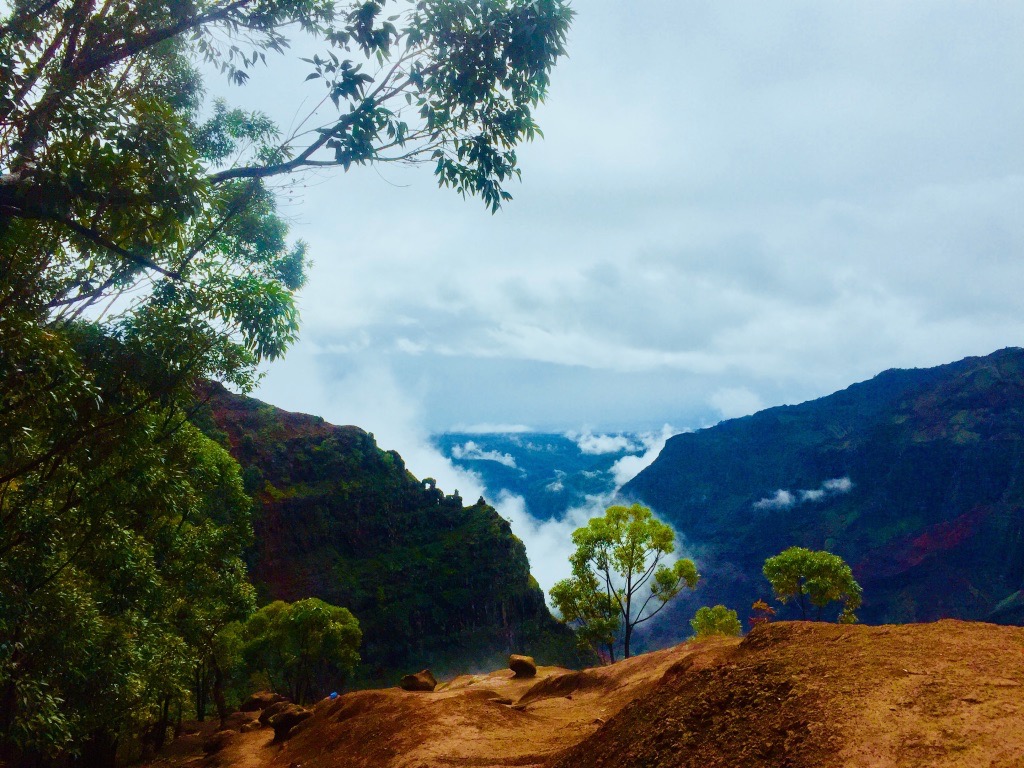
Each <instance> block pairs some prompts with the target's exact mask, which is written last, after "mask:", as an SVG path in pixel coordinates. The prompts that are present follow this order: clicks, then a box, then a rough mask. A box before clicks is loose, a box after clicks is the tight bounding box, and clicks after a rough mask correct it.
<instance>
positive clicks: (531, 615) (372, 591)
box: [196, 384, 580, 680]
mask: <svg viewBox="0 0 1024 768" xmlns="http://www.w3.org/2000/svg"><path fill="white" fill-rule="evenodd" d="M201 400H202V401H203V402H204V405H203V406H202V408H201V409H200V411H199V412H198V413H197V416H196V421H197V423H199V424H200V426H201V427H203V428H204V429H206V431H207V432H208V434H211V435H212V436H214V437H215V438H217V439H219V440H220V441H221V442H222V443H224V444H225V445H226V447H227V448H228V449H229V451H230V452H231V454H232V455H233V456H234V457H235V459H236V460H237V461H238V462H239V463H240V464H241V465H242V467H243V477H244V479H245V482H246V488H247V490H248V491H249V492H250V493H251V494H252V495H253V497H254V500H255V508H254V515H253V517H254V527H255V533H256V537H255V539H256V543H255V545H254V547H253V548H252V550H251V551H250V553H249V565H250V574H251V578H252V580H253V582H254V584H255V585H256V587H257V590H258V593H259V595H260V598H261V601H262V602H268V601H270V600H285V601H294V600H298V599H302V598H306V597H318V598H320V599H323V600H326V601H327V602H330V603H333V604H336V605H341V606H344V607H347V608H349V609H350V610H351V611H352V612H353V613H354V614H355V615H356V617H357V618H358V619H359V621H360V624H361V627H362V629H363V637H364V643H363V649H362V651H361V653H362V655H363V659H364V663H365V664H366V665H367V667H366V669H364V676H365V677H368V678H370V679H374V680H383V679H397V677H398V676H399V674H400V673H404V672H409V671H415V670H418V669H421V668H423V667H424V666H433V668H435V669H436V670H439V671H444V670H447V669H451V668H459V667H463V666H480V665H484V664H487V663H492V662H493V661H494V660H495V659H497V658H500V657H501V656H502V655H505V654H507V653H509V652H513V651H514V652H529V653H531V654H533V655H536V656H538V658H540V659H543V660H544V661H545V662H548V663H552V662H558V663H562V664H567V663H568V664H576V663H579V662H580V658H579V656H578V654H577V653H576V651H575V648H574V643H573V640H572V637H571V633H570V632H569V630H567V629H566V628H565V627H564V626H562V625H561V624H560V623H559V622H557V621H556V620H555V619H554V618H553V617H552V616H551V614H550V613H549V612H548V609H547V607H546V605H545V603H544V597H543V594H542V593H541V590H540V588H539V586H538V585H537V583H536V581H535V580H534V579H533V577H532V576H531V575H530V572H529V562H528V560H527V555H526V549H525V547H524V545H523V543H522V542H521V541H520V540H519V539H518V538H516V537H515V535H514V534H513V533H512V531H511V528H510V526H509V523H508V521H507V520H505V519H503V518H502V517H501V516H500V515H498V513H497V512H496V511H495V510H494V508H493V507H491V506H490V505H488V504H487V503H486V502H484V500H483V499H480V500H478V501H477V502H476V503H474V504H471V505H465V504H464V503H463V500H462V498H461V497H460V496H458V493H457V492H454V493H452V494H445V493H444V492H442V491H441V490H440V489H438V488H437V487H436V484H435V483H434V481H433V480H432V479H430V478H427V479H425V480H423V481H420V480H418V479H417V478H415V477H414V476H413V475H412V474H411V473H410V472H409V471H408V469H407V468H406V467H405V463H404V461H403V460H402V457H401V456H400V455H399V454H398V453H397V452H396V451H385V450H382V449H381V448H379V447H378V446H377V444H376V442H375V440H374V438H373V435H372V434H371V433H368V432H366V431H365V430H363V429H361V428H359V427H354V426H335V425H332V424H329V423H327V422H326V421H324V420H323V419H322V418H320V417H317V416H311V415H307V414H298V413H291V412H288V411H283V410H281V409H279V408H276V407H274V406H272V405H269V404H266V403H263V402H261V401H259V400H255V399H253V398H248V397H244V396H241V395H236V394H233V393H230V392H228V391H227V390H226V389H225V388H224V387H223V386H221V385H219V384H209V385H207V386H206V387H205V389H204V391H203V392H202V393H201ZM413 667H415V669H413Z"/></svg>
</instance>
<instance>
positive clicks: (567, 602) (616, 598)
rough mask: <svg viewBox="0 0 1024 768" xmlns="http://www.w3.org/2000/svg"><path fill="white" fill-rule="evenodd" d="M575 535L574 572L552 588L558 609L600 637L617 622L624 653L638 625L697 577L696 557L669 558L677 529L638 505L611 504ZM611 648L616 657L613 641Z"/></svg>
mask: <svg viewBox="0 0 1024 768" xmlns="http://www.w3.org/2000/svg"><path fill="white" fill-rule="evenodd" d="M572 540H573V543H574V544H575V545H576V551H575V552H574V553H573V555H572V557H570V558H569V561H570V562H571V563H572V570H573V576H572V577H571V578H570V579H567V580H564V581H561V582H559V583H558V584H556V585H555V586H554V587H552V589H551V597H552V601H553V602H554V604H555V608H556V609H557V610H558V611H559V612H560V613H561V614H562V617H563V619H567V620H570V621H578V620H582V623H583V624H584V625H585V627H586V629H585V632H586V633H587V634H588V635H589V634H594V635H595V636H596V637H598V638H602V639H606V638H607V637H609V635H610V633H611V632H612V631H614V629H615V626H616V625H618V628H619V629H620V631H621V635H622V652H623V656H625V658H629V655H630V651H631V641H632V638H633V631H634V630H635V629H636V627H637V626H639V625H640V624H643V623H645V622H647V621H650V620H651V619H652V618H654V616H656V615H657V614H658V613H659V612H660V611H661V610H662V609H663V608H664V607H665V606H666V605H667V604H668V602H669V600H671V599H672V598H673V597H675V596H676V595H678V594H679V593H680V592H681V591H682V589H683V588H684V587H690V588H691V589H692V588H693V587H694V586H696V584H697V580H698V578H699V576H698V574H697V568H696V566H695V565H694V564H693V561H692V560H689V559H685V558H680V559H678V560H676V561H675V562H672V563H671V564H668V563H667V562H666V559H667V558H668V557H669V556H670V555H671V554H672V553H673V552H675V531H673V530H672V528H671V527H669V526H668V525H666V524H665V523H663V522H661V521H660V520H658V519H656V518H655V517H654V515H653V514H652V513H651V510H650V509H648V508H647V507H644V506H642V505H640V504H633V505H632V506H630V507H625V506H619V505H616V506H612V507H608V509H607V510H606V511H605V514H604V515H603V516H602V517H595V518H593V519H591V520H590V522H588V523H587V525H585V526H584V527H582V528H577V529H576V530H575V531H574V532H573V534H572ZM579 606H583V609H582V610H578V608H579ZM610 609H613V610H610ZM609 653H610V655H611V660H612V661H614V660H615V657H614V644H609Z"/></svg>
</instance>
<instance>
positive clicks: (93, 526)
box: [0, 0, 571, 765]
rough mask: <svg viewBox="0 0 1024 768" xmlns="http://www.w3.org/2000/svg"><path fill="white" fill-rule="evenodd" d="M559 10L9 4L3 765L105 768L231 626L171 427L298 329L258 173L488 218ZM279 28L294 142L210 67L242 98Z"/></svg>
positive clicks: (2, 278) (547, 62) (0, 305)
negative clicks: (24, 760) (209, 98)
mask: <svg viewBox="0 0 1024 768" xmlns="http://www.w3.org/2000/svg"><path fill="white" fill-rule="evenodd" d="M386 7H387V8H388V10H387V11H386V10H385V8H386ZM389 14H390V15H389ZM570 17H571V12H570V11H569V9H568V7H567V5H566V3H565V2H563V1H562V0H538V1H537V2H527V0H494V1H493V2H491V1H489V2H484V3H478V2H470V1H469V0H422V1H421V2H416V3H412V2H405V1H404V0H403V1H401V2H398V1H395V0H387V1H382V2H333V1H332V0H190V1H189V2H171V3H167V2H157V1H156V0H107V1H106V2H102V3H100V2H95V0H13V1H12V2H10V3H7V4H5V5H4V6H3V9H2V10H0V603H2V604H0V759H3V758H4V757H7V756H9V755H12V754H14V755H16V754H22V755H26V754H29V752H31V753H32V754H34V755H36V756H39V755H43V754H52V755H60V754H62V753H63V752H66V751H67V750H69V749H73V748H74V747H75V746H76V745H77V746H78V747H81V748H82V751H83V755H82V757H81V760H82V761H83V762H86V763H89V764H93V765H101V764H102V762H103V761H106V760H109V753H110V748H111V745H112V744H113V743H116V740H117V738H118V737H119V735H120V734H121V733H125V732H127V731H126V730H125V729H129V730H130V729H132V728H136V730H137V728H138V727H141V726H142V723H143V721H151V720H152V718H153V713H154V711H156V710H155V709H154V707H157V704H159V703H160V702H163V703H164V704H166V701H167V699H168V697H169V696H177V695H181V696H185V695H187V690H186V689H187V688H188V687H189V686H187V685H185V684H184V683H183V682H182V680H187V677H186V678H183V677H182V670H189V671H191V670H194V669H195V668H196V666H197V665H200V664H202V663H203V659H204V658H205V659H206V661H207V663H209V662H210V660H211V659H213V660H214V661H215V656H216V647H213V649H212V650H211V645H210V643H211V642H212V641H211V639H210V638H211V636H212V634H211V633H214V632H215V630H216V628H217V627H218V626H219V625H220V624H222V623H223V622H224V621H226V620H228V619H229V618H230V617H231V616H233V615H240V614H239V611H241V612H242V613H244V610H243V608H244V605H245V604H246V599H250V598H251V595H250V596H249V598H246V597H245V595H246V590H245V588H244V569H243V568H242V567H241V563H240V561H239V560H238V559H237V555H238V553H239V552H240V549H241V546H242V544H241V543H240V541H239V540H238V538H237V537H235V538H232V537H228V536H221V535H220V534H216V538H217V541H219V542H220V543H219V544H217V545H216V546H214V545H213V544H211V543H209V542H206V543H202V542H200V541H199V539H196V540H189V539H187V538H182V535H183V534H184V533H187V532H189V531H191V530H192V528H191V527H190V526H191V525H192V522H191V521H194V520H197V519H199V518H198V515H199V512H198V511H197V510H199V509H206V508H205V507H204V506H203V505H204V504H205V503H206V502H204V501H203V499H204V498H208V497H211V498H219V497H220V495H221V494H222V490H216V487H214V486H210V487H209V488H207V487H206V486H205V485H204V482H205V480H203V478H204V477H206V474H205V473H206V472H207V469H206V468H208V466H209V461H208V460H210V461H212V459H211V457H210V455H209V454H208V450H207V448H206V447H204V446H205V444H204V443H203V442H202V441H200V440H198V439H193V438H188V439H186V436H187V435H189V434H191V433H190V432H189V429H188V427H187V425H185V423H184V416H185V415H186V413H187V410H188V408H189V407H190V405H191V399H192V392H193V386H194V384H195V383H196V382H197V381H198V380H200V379H202V378H218V379H221V380H225V381H228V382H230V383H232V384H234V385H235V386H237V387H239V388H242V389H245V388H247V387H250V386H251V385H252V384H253V382H254V381H255V377H256V375H257V370H258V366H259V365H260V364H261V363H262V362H263V361H267V360H273V359H275V358H277V357H279V356H280V355H281V354H283V352H284V351H285V349H286V348H287V347H288V345H289V344H290V343H291V342H292V341H293V340H294V339H295V337H296V333H297V328H298V318H297V312H296V309H295V303H294V299H293V294H294V292H295V291H296V290H297V289H298V288H299V287H300V286H301V285H302V283H303V281H304V279H305V269H306V252H305V247H304V246H303V245H302V244H301V243H296V244H292V243H290V242H289V240H288V233H287V227H286V226H285V224H284V222H283V220H282V219H281V218H280V217H279V216H278V215H277V213H276V210H275V193H274V190H273V188H272V187H271V186H270V183H271V180H272V179H282V180H286V179H288V178H290V177H293V176H294V174H297V173H300V172H302V171H304V170H311V169H320V168H323V167H325V166H336V167H338V168H340V169H345V170H347V169H349V168H350V167H352V166H353V165H360V164H366V163H376V162H404V163H409V162H421V161H422V162H429V163H430V164H431V165H433V166H434V170H435V172H436V173H437V175H438V179H439V182H440V183H441V184H443V185H446V186H451V187H454V188H455V189H456V190H458V191H460V192H461V193H462V194H464V195H477V196H479V197H481V198H482V199H483V200H484V202H485V203H486V204H487V205H488V206H490V207H491V208H492V209H493V208H495V207H496V206H497V205H499V204H500V203H501V202H502V201H503V200H505V199H507V197H508V195H507V192H506V191H505V190H504V189H503V185H504V184H505V183H506V182H507V181H508V180H509V179H510V178H514V177H516V176H518V168H517V166H516V156H515V146H516V144H517V143H518V142H519V141H522V140H524V139H529V138H531V137H532V136H534V135H535V134H536V133H537V128H536V125H535V123H534V122H533V118H532V109H533V108H534V107H535V106H536V105H537V104H538V103H539V101H540V100H541V99H542V98H543V96H544V93H545V90H546V87H547V84H548V76H549V72H550V69H551V67H552V66H553V64H554V63H555V61H556V60H557V58H558V57H559V56H560V55H561V54H562V52H563V44H564V40H565V34H566V30H567V28H568V24H569V20H570ZM289 28H299V29H302V30H303V31H304V33H305V34H306V35H308V36H309V37H311V38H312V39H313V40H315V41H316V42H317V44H318V45H320V46H321V48H322V50H321V52H320V53H318V54H316V55H314V56H313V58H312V59H311V61H310V66H309V77H308V78H307V79H309V80H311V81H312V85H313V86H316V85H317V84H320V87H323V88H324V90H323V101H322V103H321V104H320V105H318V107H317V109H316V110H314V112H313V113H311V114H310V115H308V116H306V119H305V120H304V121H303V122H302V123H301V127H300V128H299V129H297V130H296V131H295V132H294V133H291V134H287V135H285V134H282V133H281V132H280V131H279V130H278V128H277V127H276V126H274V125H273V123H272V122H271V121H270V120H268V119H267V118H266V117H265V116H264V115H262V114H259V113H249V112H244V111H241V110H237V109H232V108H230V107H229V106H228V105H226V104H219V103H218V104H215V105H214V106H213V107H212V108H211V109H205V108H204V106H203V103H202V98H201V95H202V83H201V81H200V78H199V75H198V73H197V70H196V67H195V62H196V61H197V60H198V59H200V58H202V59H205V60H207V61H208V62H212V63H213V64H214V65H215V66H218V67H220V69H221V70H222V71H223V73H224V74H225V75H226V76H227V77H229V78H230V79H231V80H232V81H233V82H235V83H238V84H242V83H244V82H245V81H246V80H247V79H248V77H249V73H250V72H251V71H252V70H253V68H254V67H257V66H262V65H263V64H264V63H272V56H274V55H281V54H284V53H285V52H286V49H287V47H288V39H287V37H286V30H288V29H289ZM214 464H216V461H215V462H214ZM225 471H227V470H225ZM232 483H233V481H232ZM232 483H229V485H231V486H232V487H234V486H233V484H232ZM217 487H219V486H217ZM200 489H205V490H200ZM233 493H234V492H233V491H232V492H231V494H228V496H231V495H232V494H233ZM225 498H227V497H225ZM224 509H234V507H232V506H230V505H228V506H226V507H224ZM207 512H209V510H207ZM205 513H206V512H204V514H205ZM209 514H210V515H213V512H209ZM168 520H179V522H178V523H174V524H173V525H171V526H170V527H169V528H168V527H166V526H164V525H162V523H161V521H168ZM225 525H227V524H226V523H225ZM221 527H223V526H221V525H220V524H219V523H218V524H217V525H215V526H214V528H213V529H210V531H211V534H210V535H214V533H213V531H214V530H215V529H216V530H219V529H220V528H221ZM230 527H231V526H230V525H228V528H230ZM196 535H197V536H199V534H198V533H196ZM201 538H202V537H200V539H201ZM190 552H191V553H192V555H195V556H196V557H199V556H201V555H202V554H203V553H207V554H208V553H211V552H219V553H220V555H221V559H220V560H215V561H211V562H212V563H213V564H212V565H210V567H211V568H213V569H214V571H215V572H216V573H217V574H218V576H217V578H215V579H212V580H211V581H210V582H208V583H205V582H200V581H196V582H192V583H191V584H188V583H187V580H186V579H184V577H183V576H181V575H180V574H179V573H178V572H177V571H176V570H175V568H176V566H175V563H176V562H178V561H181V562H185V561H187V560H188V558H189V557H191V556H192V555H190V554H189V553H190ZM194 565H195V563H193V566H194ZM229 566H230V567H229ZM190 567H191V566H190ZM218 569H219V570H218ZM199 572H203V570H202V569H199ZM211 586H212V587H213V588H212V589H211V588H210V587H211ZM220 587H228V592H229V593H230V594H221V595H217V594H216V589H218V588H220ZM236 587H237V588H236ZM182 595H188V597H182ZM204 601H208V604H207V603H205V602H204ZM175 606H176V607H175ZM211 653H212V654H213V656H211V655H210V654H211ZM82 681H89V685H84V686H83V684H82ZM97 685H100V687H96V686H97ZM105 685H109V687H103V686H105ZM90 686H91V687H90ZM85 701H96V702H99V703H100V704H101V705H96V706H91V707H89V708H88V709H83V708H82V707H83V704H82V702H85ZM157 708H158V709H159V710H160V711H161V714H163V713H165V712H166V706H160V707H157ZM82 745H87V746H85V747H82ZM33 759H34V758H33Z"/></svg>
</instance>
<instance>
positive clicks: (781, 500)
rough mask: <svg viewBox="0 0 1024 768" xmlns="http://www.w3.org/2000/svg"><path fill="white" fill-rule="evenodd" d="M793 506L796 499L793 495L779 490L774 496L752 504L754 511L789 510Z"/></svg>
mask: <svg viewBox="0 0 1024 768" xmlns="http://www.w3.org/2000/svg"><path fill="white" fill-rule="evenodd" d="M794 504H796V498H795V497H794V496H793V494H792V493H790V492H789V491H784V490H782V489H781V488H780V489H779V490H777V491H776V492H775V495H774V496H769V497H767V498H764V499H761V500H760V501H756V502H754V509H789V508H790V507H792V506H793V505H794Z"/></svg>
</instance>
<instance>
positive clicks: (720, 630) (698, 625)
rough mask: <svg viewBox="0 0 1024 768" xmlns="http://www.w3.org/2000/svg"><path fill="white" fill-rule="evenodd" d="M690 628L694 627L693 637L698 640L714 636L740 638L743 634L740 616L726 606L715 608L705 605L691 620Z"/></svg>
mask: <svg viewBox="0 0 1024 768" xmlns="http://www.w3.org/2000/svg"><path fill="white" fill-rule="evenodd" d="M690 626H691V627H693V636H694V637H696V638H701V637H711V636H712V635H725V636H726V637H738V636H739V635H740V634H742V633H743V626H742V625H741V624H740V617H739V615H738V614H737V613H736V611H734V610H732V609H731V608H726V607H725V606H724V605H716V606H715V607H714V608H709V607H708V606H706V605H705V606H704V607H703V608H701V609H699V610H698V611H697V613H696V615H695V616H694V617H693V618H692V619H690Z"/></svg>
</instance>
